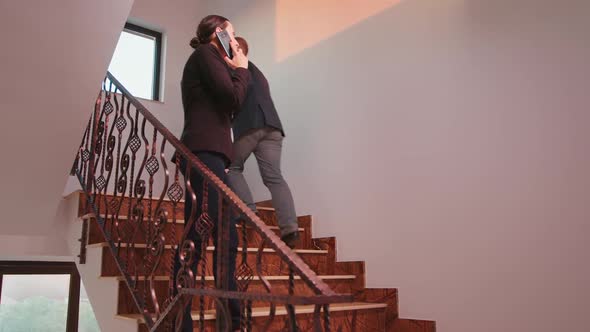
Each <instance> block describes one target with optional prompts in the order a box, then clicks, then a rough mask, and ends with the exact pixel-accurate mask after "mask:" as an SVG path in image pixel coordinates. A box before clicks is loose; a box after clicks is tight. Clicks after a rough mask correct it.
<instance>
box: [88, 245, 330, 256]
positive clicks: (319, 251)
mask: <svg viewBox="0 0 590 332" xmlns="http://www.w3.org/2000/svg"><path fill="white" fill-rule="evenodd" d="M107 246H108V244H107V242H99V243H92V244H88V245H87V247H88V248H103V247H107ZM134 247H135V248H137V249H145V248H146V247H147V244H145V243H137V244H135V246H134ZM121 248H127V243H121ZM165 248H166V249H172V245H170V244H167V245H165ZM214 250H215V246H208V247H207V251H214ZM247 251H248V252H258V248H247ZM240 252H241V248H238V253H240ZM263 252H265V253H273V252H275V250H274V249H271V248H264V249H263ZM293 252H294V253H296V254H312V255H323V254H327V253H328V250H322V249H294V250H293Z"/></svg>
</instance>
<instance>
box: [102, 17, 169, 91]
mask: <svg viewBox="0 0 590 332" xmlns="http://www.w3.org/2000/svg"><path fill="white" fill-rule="evenodd" d="M161 51H162V34H161V33H160V32H157V31H153V30H150V29H146V28H143V27H140V26H137V25H134V24H131V23H127V24H125V29H123V32H122V33H121V36H120V37H119V42H118V43H117V48H116V49H115V53H114V54H113V58H112V60H111V64H110V65H109V71H110V72H111V74H113V75H114V76H115V77H116V78H117V80H119V82H121V84H123V86H124V87H125V88H126V89H127V90H129V92H130V93H131V94H132V95H133V96H135V97H139V98H144V99H151V100H160V58H161V56H160V55H161ZM107 83H108V82H107ZM107 88H108V85H107Z"/></svg>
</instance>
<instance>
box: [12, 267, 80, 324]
mask: <svg viewBox="0 0 590 332" xmlns="http://www.w3.org/2000/svg"><path fill="white" fill-rule="evenodd" d="M69 290H70V276H69V275H67V274H66V275H4V277H3V281H2V298H0V332H9V331H10V332H31V331H43V332H64V331H65V330H66V320H67V313H68V295H69Z"/></svg>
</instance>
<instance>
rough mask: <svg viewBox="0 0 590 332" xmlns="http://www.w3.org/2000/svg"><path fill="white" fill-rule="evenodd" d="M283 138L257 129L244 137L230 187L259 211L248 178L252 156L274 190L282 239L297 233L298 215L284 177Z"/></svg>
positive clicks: (232, 168) (236, 153)
mask: <svg viewBox="0 0 590 332" xmlns="http://www.w3.org/2000/svg"><path fill="white" fill-rule="evenodd" d="M282 147H283V135H282V134H281V132H280V131H278V130H276V129H272V128H263V129H256V130H253V131H251V132H249V133H247V134H245V135H244V136H242V137H240V138H239V139H238V140H237V141H235V142H234V145H233V154H234V155H233V162H232V164H231V166H230V167H229V172H228V174H227V183H228V185H229V187H230V188H231V189H232V190H233V191H234V192H235V193H236V194H237V195H238V196H239V197H240V198H241V199H242V200H243V201H244V203H246V204H247V205H248V207H249V208H250V209H252V210H253V211H256V205H255V204H254V199H253V198H252V192H250V187H249V186H248V183H246V179H245V178H244V174H243V172H244V163H245V162H246V160H247V159H248V157H250V155H251V154H252V153H254V156H255V157H256V160H257V161H258V168H259V169H260V175H261V176H262V182H263V183H264V185H265V186H266V187H267V188H268V189H269V190H270V194H271V196H272V205H273V207H274V208H275V210H276V213H277V219H278V223H279V228H280V230H281V236H284V235H287V234H290V233H293V232H297V231H298V224H297V215H296V213H295V204H294V202H293V195H291V190H290V189H289V185H287V182H286V181H285V179H284V178H283V175H282V174H281V150H282Z"/></svg>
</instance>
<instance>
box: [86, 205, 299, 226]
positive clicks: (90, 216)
mask: <svg viewBox="0 0 590 332" xmlns="http://www.w3.org/2000/svg"><path fill="white" fill-rule="evenodd" d="M262 210H268V209H266V208H263V209H262ZM273 210H274V209H273ZM94 217H95V215H94V213H88V214H85V215H83V216H82V217H80V219H82V220H84V219H92V218H94ZM100 217H101V218H103V219H105V218H106V215H104V214H101V215H100ZM118 219H119V220H129V216H119V217H118ZM143 220H144V221H148V220H149V219H148V218H147V217H145V218H143ZM166 222H167V223H168V224H172V223H174V219H172V218H168V219H167V220H166ZM176 223H177V224H179V225H184V219H178V218H177V219H176ZM267 226H268V228H270V229H271V230H279V226H271V225H267ZM236 227H237V228H242V225H239V224H238V225H236ZM248 228H251V227H248ZM297 230H298V231H300V232H304V231H305V228H303V227H299V228H297Z"/></svg>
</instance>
